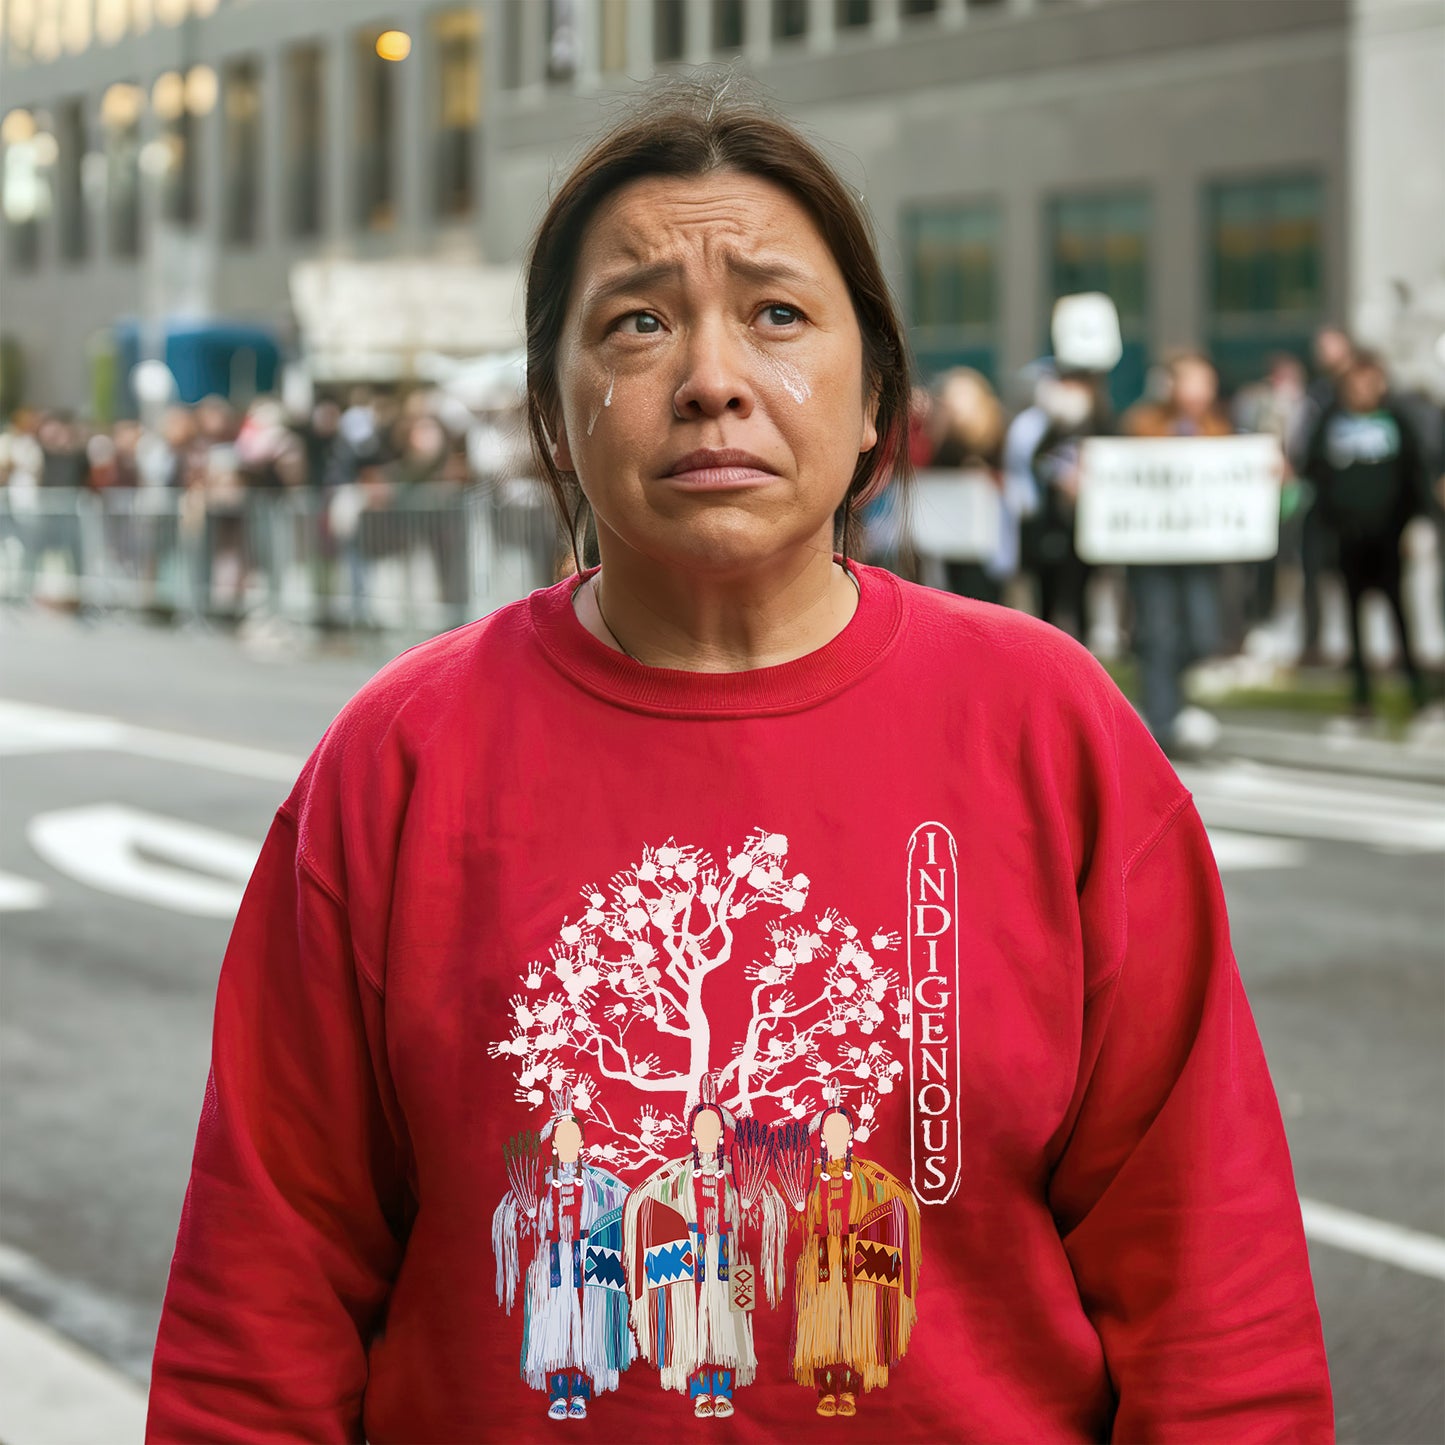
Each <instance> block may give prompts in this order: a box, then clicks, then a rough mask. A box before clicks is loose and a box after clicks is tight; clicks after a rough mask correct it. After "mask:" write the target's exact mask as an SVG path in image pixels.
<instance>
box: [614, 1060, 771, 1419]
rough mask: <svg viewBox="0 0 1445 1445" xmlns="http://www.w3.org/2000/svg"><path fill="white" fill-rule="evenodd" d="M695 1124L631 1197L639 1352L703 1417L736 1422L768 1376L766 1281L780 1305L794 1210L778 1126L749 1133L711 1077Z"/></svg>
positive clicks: (629, 1263) (631, 1272)
mask: <svg viewBox="0 0 1445 1445" xmlns="http://www.w3.org/2000/svg"><path fill="white" fill-rule="evenodd" d="M687 1122H688V1133H689V1134H690V1136H691V1140H692V1149H691V1152H690V1153H688V1154H687V1155H685V1156H684V1157H683V1158H681V1159H674V1160H671V1161H669V1162H668V1163H666V1164H664V1165H663V1166H662V1167H661V1168H660V1169H658V1170H657V1171H656V1172H655V1173H654V1174H652V1175H650V1176H649V1177H648V1178H647V1179H645V1180H644V1181H643V1182H642V1183H641V1184H639V1185H638V1186H637V1187H636V1188H635V1189H634V1190H633V1191H632V1193H631V1195H630V1196H629V1197H628V1200H627V1206H626V1209H625V1211H624V1214H623V1241H624V1242H623V1261H622V1262H623V1267H624V1269H625V1271H626V1275H627V1289H628V1293H629V1294H630V1296H631V1298H632V1328H633V1331H634V1332H635V1334H636V1336H637V1346H638V1351H639V1353H640V1354H641V1355H642V1357H643V1358H644V1359H645V1360H647V1361H648V1362H649V1363H650V1364H652V1365H654V1366H655V1367H656V1368H657V1371H658V1374H659V1377H660V1379H661V1383H662V1387H663V1389H665V1390H677V1391H679V1392H682V1393H685V1394H686V1395H687V1396H688V1397H689V1398H690V1399H691V1400H692V1408H693V1414H694V1415H696V1416H698V1417H699V1418H702V1419H707V1418H716V1419H726V1418H727V1417H728V1416H730V1415H732V1414H733V1413H734V1412H735V1408H736V1407H735V1405H734V1403H733V1399H734V1392H735V1391H736V1390H737V1389H739V1388H741V1387H742V1386H744V1385H748V1384H751V1383H752V1381H753V1379H754V1377H755V1376H756V1374H757V1363H758V1362H757V1355H756V1353H755V1352H754V1349H753V1320H752V1309H753V1306H754V1303H755V1299H756V1291H757V1287H758V1284H759V1282H760V1281H761V1283H762V1286H763V1289H764V1290H765V1292H766V1294H767V1298H768V1303H769V1304H776V1303H777V1300H778V1296H779V1295H780V1294H781V1292H782V1287H783V1284H784V1282H785V1279H786V1275H785V1270H784V1258H783V1256H784V1248H785V1246H786V1243H787V1209H786V1206H785V1205H784V1204H783V1200H782V1198H781V1196H780V1195H779V1194H778V1192H777V1190H776V1189H775V1188H774V1187H773V1186H772V1184H771V1183H769V1182H768V1178H767V1174H768V1165H769V1162H770V1159H771V1148H772V1144H771V1132H770V1131H769V1130H767V1129H766V1128H763V1127H761V1126H760V1125H758V1124H757V1122H756V1121H755V1120H753V1119H744V1120H743V1121H742V1127H741V1131H740V1130H739V1126H738V1123H737V1121H736V1120H734V1118H733V1117H732V1114H731V1113H730V1112H729V1111H728V1110H727V1109H725V1108H723V1106H722V1105H721V1104H720V1103H719V1102H718V1099H717V1093H716V1086H715V1084H714V1083H713V1081H712V1080H711V1079H710V1078H709V1079H705V1080H704V1081H703V1084H702V1086H701V1097H700V1098H699V1100H698V1102H697V1104H696V1105H695V1106H694V1107H693V1109H692V1110H691V1113H690V1115H689V1117H688V1121H687ZM739 1132H741V1135H742V1142H741V1143H739Z"/></svg>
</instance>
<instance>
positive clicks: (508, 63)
mask: <svg viewBox="0 0 1445 1445" xmlns="http://www.w3.org/2000/svg"><path fill="white" fill-rule="evenodd" d="M501 18H502V89H503V90H520V89H521V87H522V47H523V45H524V44H525V40H524V38H523V35H522V26H523V23H524V22H523V19H522V0H504V3H503V5H502V11H501Z"/></svg>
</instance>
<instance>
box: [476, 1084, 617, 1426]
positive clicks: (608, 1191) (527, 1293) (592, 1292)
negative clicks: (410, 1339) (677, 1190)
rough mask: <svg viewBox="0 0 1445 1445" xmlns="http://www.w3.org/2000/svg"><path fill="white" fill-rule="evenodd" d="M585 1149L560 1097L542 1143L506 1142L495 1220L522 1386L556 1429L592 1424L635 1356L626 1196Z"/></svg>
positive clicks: (527, 1137) (500, 1287)
mask: <svg viewBox="0 0 1445 1445" xmlns="http://www.w3.org/2000/svg"><path fill="white" fill-rule="evenodd" d="M584 1147H585V1136H584V1131H583V1124H582V1120H581V1119H579V1118H578V1117H577V1116H576V1115H575V1114H574V1113H573V1112H572V1094H571V1090H570V1089H565V1090H561V1091H559V1092H557V1093H554V1094H553V1096H552V1117H551V1118H550V1119H549V1120H548V1121H547V1123H546V1125H545V1126H544V1127H543V1128H542V1130H541V1131H540V1133H533V1134H519V1135H517V1136H515V1137H514V1138H513V1139H511V1140H510V1141H509V1142H508V1144H507V1146H506V1162H507V1178H508V1183H509V1185H510V1187H509V1189H508V1191H507V1193H506V1194H505V1195H503V1196H502V1202H501V1203H500V1204H499V1205H498V1206H497V1211H496V1213H495V1214H494V1215H493V1217H492V1249H493V1251H494V1252H495V1254H496V1256H497V1303H498V1304H504V1305H505V1306H506V1309H507V1313H508V1314H510V1313H511V1311H512V1306H513V1304H514V1303H515V1301H516V1295H517V1286H518V1284H519V1283H520V1284H521V1286H522V1378H523V1379H524V1380H525V1381H526V1382H527V1384H528V1385H530V1386H531V1387H532V1388H533V1389H534V1390H542V1391H545V1392H546V1395H547V1402H548V1403H547V1414H548V1415H549V1416H550V1417H551V1418H552V1419H554V1420H565V1419H573V1420H580V1419H585V1418H586V1415H587V1405H588V1402H589V1401H590V1400H591V1399H592V1397H593V1395H594V1394H601V1393H602V1392H604V1391H607V1390H615V1389H616V1388H617V1382H618V1378H619V1376H620V1375H621V1373H622V1371H623V1370H625V1369H626V1368H627V1367H628V1365H630V1364H631V1363H632V1361H633V1359H634V1357H635V1355H636V1350H635V1347H634V1344H633V1340H632V1332H631V1330H630V1328H629V1327H628V1320H627V1315H628V1299H627V1292H626V1288H625V1281H624V1277H623V1273H622V1206H623V1204H624V1202H625V1201H626V1198H627V1186H626V1185H625V1184H624V1183H623V1182H622V1181H621V1180H620V1179H618V1178H617V1177H616V1175H613V1174H609V1173H608V1172H607V1171H606V1170H605V1169H598V1168H596V1167H595V1166H593V1165H591V1164H586V1163H584V1162H583V1160H582V1153H583V1150H584ZM529 1252H530V1254H531V1260H530V1262H529V1263H527V1262H525V1259H524V1257H525V1256H526V1255H527V1254H528V1253H529ZM524 1271H525V1272H524Z"/></svg>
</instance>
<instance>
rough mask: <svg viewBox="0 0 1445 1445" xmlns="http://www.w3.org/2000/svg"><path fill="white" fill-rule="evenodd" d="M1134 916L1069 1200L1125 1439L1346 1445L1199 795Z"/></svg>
mask: <svg viewBox="0 0 1445 1445" xmlns="http://www.w3.org/2000/svg"><path fill="white" fill-rule="evenodd" d="M1119 877H1120V875H1119V873H1118V872H1117V871H1116V872H1115V874H1114V882H1113V884H1112V885H1109V886H1110V887H1111V888H1115V889H1117V888H1118V886H1119ZM1118 906H1119V907H1121V908H1122V910H1123V914H1124V921H1123V926H1124V939H1123V946H1122V950H1121V953H1120V954H1119V955H1116V957H1117V958H1118V962H1117V964H1116V966H1114V967H1113V968H1112V970H1111V971H1110V972H1109V973H1108V974H1107V975H1106V976H1104V977H1102V978H1100V979H1099V981H1098V982H1097V983H1096V984H1095V985H1094V987H1093V988H1092V991H1091V992H1090V993H1089V994H1088V995H1087V997H1086V1001H1085V1008H1084V1028H1083V1036H1082V1055H1081V1065H1080V1070H1079V1076H1078V1081H1077V1087H1076V1089H1075V1094H1074V1101H1073V1104H1072V1107H1071V1113H1072V1114H1073V1123H1072V1128H1071V1129H1070V1131H1069V1134H1068V1137H1067V1141H1066V1143H1065V1144H1064V1147H1063V1149H1062V1152H1061V1154H1060V1155H1059V1158H1058V1160H1057V1163H1056V1165H1055V1169H1054V1172H1053V1176H1052V1180H1051V1184H1050V1203H1051V1206H1052V1207H1053V1210H1054V1213H1055V1216H1056V1218H1057V1219H1058V1222H1059V1230H1060V1234H1061V1235H1062V1237H1063V1242H1064V1248H1065V1250H1066V1251H1067V1254H1068V1257H1069V1260H1070V1262H1071V1264H1072V1266H1073V1270H1074V1274H1075V1277H1076V1279H1077V1281H1078V1286H1079V1292H1080V1296H1081V1298H1082V1300H1083V1303H1084V1307H1085V1309H1086V1311H1087V1312H1088V1315H1089V1317H1090V1319H1091V1320H1092V1322H1093V1324H1094V1327H1095V1329H1096V1330H1097V1331H1098V1334H1099V1338H1100V1341H1101V1342H1102V1345H1103V1349H1104V1353H1105V1357H1106V1359H1107V1362H1108V1368H1109V1373H1110V1376H1111V1378H1112V1380H1113V1382H1114V1386H1115V1390H1116V1392H1117V1409H1116V1414H1115V1419H1114V1429H1113V1436H1112V1438H1113V1439H1114V1440H1116V1441H1125V1442H1140V1441H1147V1442H1151V1445H1154V1442H1161V1445H1162V1442H1181V1441H1194V1442H1206V1441H1207V1442H1216V1441H1219V1440H1226V1439H1227V1440H1230V1441H1232V1442H1236V1445H1247V1442H1255V1441H1277V1440H1291V1441H1311V1442H1314V1441H1329V1440H1331V1439H1333V1410H1332V1404H1331V1395H1330V1383H1329V1375H1328V1370H1327V1366H1326V1362H1325V1353H1324V1345H1323V1341H1322V1338H1321V1332H1320V1321H1319V1312H1318V1308H1317V1306H1316V1304H1315V1297H1314V1288H1313V1284H1312V1282H1311V1279H1310V1267H1309V1258H1308V1255H1307V1253H1306V1249H1305V1240H1304V1231H1303V1227H1302V1224H1301V1219H1300V1206H1299V1200H1298V1197H1297V1195H1296V1193H1295V1185H1294V1176H1293V1170H1292V1168H1291V1165H1290V1158H1289V1152H1288V1147H1287V1145H1286V1142H1285V1134H1284V1127H1283V1123H1282V1121H1281V1118H1280V1113H1279V1107H1278V1104H1277V1102H1276V1100H1275V1094H1274V1088H1273V1085H1272V1084H1271V1082H1270V1077H1269V1072H1268V1069H1267V1067H1266V1065H1265V1060H1264V1053H1263V1050H1262V1049H1261V1047H1260V1042H1259V1036H1258V1033H1257V1031H1256V1029H1255V1025H1254V1020H1253V1017H1252V1015H1251V1012H1250V1008H1249V1004H1248V1002H1247V1000H1246V998H1245V994H1244V988H1243V985H1242V983H1241V980H1240V976H1239V970H1238V967H1237V965H1236V962H1235V957H1234V953H1233V949H1232V947H1231V944H1230V938H1229V922H1228V917H1227V914H1226V909H1225V901H1224V894H1223V889H1222V888H1221V886H1220V881H1219V873H1218V869H1217V867H1216V865H1215V862H1214V856H1213V851H1212V849H1211V847H1210V843H1209V839H1208V836H1207V834H1206V833H1205V830H1204V825H1203V822H1202V821H1201V820H1200V817H1199V814H1198V812H1197V810H1196V808H1195V806H1194V803H1193V799H1192V798H1191V796H1190V795H1188V794H1184V795H1183V796H1182V797H1180V798H1179V799H1178V800H1177V801H1176V802H1175V803H1174V804H1173V806H1172V809H1171V810H1170V811H1168V812H1166V814H1165V815H1164V817H1163V818H1162V820H1161V821H1160V822H1159V824H1158V825H1157V826H1156V827H1155V828H1154V830H1153V831H1152V834H1151V836H1149V837H1147V838H1146V839H1145V840H1144V841H1143V842H1142V844H1141V845H1140V847H1139V848H1138V849H1137V850H1136V851H1135V852H1134V854H1133V855H1132V857H1131V859H1130V860H1129V862H1128V863H1127V864H1126V866H1125V867H1124V870H1123V884H1122V896H1121V897H1120V899H1119V905H1118Z"/></svg>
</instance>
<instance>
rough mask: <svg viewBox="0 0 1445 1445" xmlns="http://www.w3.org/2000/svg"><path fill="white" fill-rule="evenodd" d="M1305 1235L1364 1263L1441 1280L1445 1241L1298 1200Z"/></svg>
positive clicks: (1331, 1206)
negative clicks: (1361, 1258) (1379, 1263)
mask: <svg viewBox="0 0 1445 1445" xmlns="http://www.w3.org/2000/svg"><path fill="white" fill-rule="evenodd" d="M1300 1212H1301V1213H1302V1214H1303V1215H1304V1225H1305V1234H1306V1235H1307V1236H1308V1237H1309V1238H1310V1239H1313V1240H1317V1241H1318V1242H1319V1243H1320V1244H1330V1245H1333V1246H1334V1247H1335V1248H1336V1249H1344V1250H1348V1251H1349V1252H1350V1253H1351V1254H1360V1255H1364V1257H1365V1258H1366V1259H1378V1260H1382V1261H1383V1262H1384V1263H1385V1264H1393V1265H1395V1266H1396V1267H1398V1268H1399V1269H1407V1270H1409V1271H1410V1272H1411V1273H1412V1274H1424V1275H1429V1276H1430V1277H1431V1278H1432V1279H1445V1239H1439V1238H1437V1237H1436V1236H1435V1235H1433V1234H1426V1233H1424V1232H1423V1231H1422V1230H1418V1229H1406V1228H1405V1227H1404V1226H1403V1225H1400V1224H1389V1223H1387V1222H1386V1221H1385V1220H1383V1219H1371V1218H1370V1217H1369V1215H1367V1214H1353V1213H1351V1211H1350V1210H1348V1209H1336V1208H1335V1206H1334V1205H1333V1204H1321V1203H1320V1202H1319V1201H1318V1200H1315V1199H1301V1200H1300Z"/></svg>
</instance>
